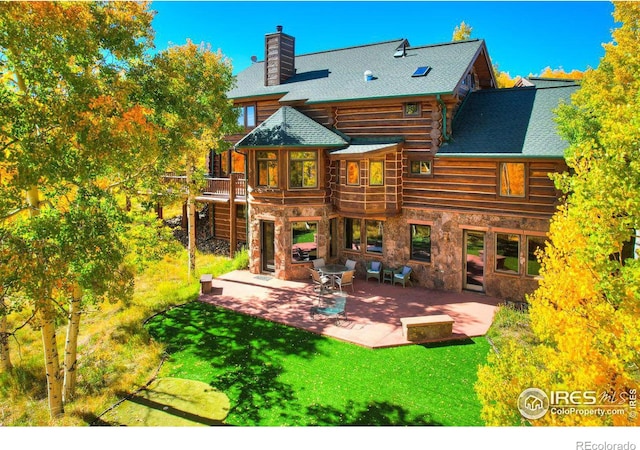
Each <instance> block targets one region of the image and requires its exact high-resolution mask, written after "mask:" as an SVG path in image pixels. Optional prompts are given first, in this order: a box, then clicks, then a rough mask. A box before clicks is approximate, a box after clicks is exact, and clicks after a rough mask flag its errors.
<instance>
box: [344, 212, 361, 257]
mask: <svg viewBox="0 0 640 450" xmlns="http://www.w3.org/2000/svg"><path fill="white" fill-rule="evenodd" d="M344 248H345V249H347V250H356V251H359V250H360V219H344Z"/></svg>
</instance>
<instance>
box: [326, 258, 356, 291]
mask: <svg viewBox="0 0 640 450" xmlns="http://www.w3.org/2000/svg"><path fill="white" fill-rule="evenodd" d="M320 270H321V271H322V273H323V274H324V275H329V276H330V277H331V288H332V289H335V288H336V276H338V275H339V276H342V274H343V273H344V272H346V271H348V270H349V268H348V267H347V266H343V265H342V264H327V265H326V266H324V267H323V268H322V269H320Z"/></svg>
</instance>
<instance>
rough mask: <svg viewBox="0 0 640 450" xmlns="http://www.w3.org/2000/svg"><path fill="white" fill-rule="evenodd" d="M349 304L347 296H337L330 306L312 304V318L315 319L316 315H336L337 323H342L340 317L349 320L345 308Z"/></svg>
mask: <svg viewBox="0 0 640 450" xmlns="http://www.w3.org/2000/svg"><path fill="white" fill-rule="evenodd" d="M346 306H347V298H346V297H342V296H340V297H336V299H335V301H334V302H333V304H331V305H328V306H312V307H311V320H315V316H316V315H318V314H319V315H323V316H328V317H334V318H335V319H336V325H339V324H340V317H343V318H344V320H347V312H346V310H345V308H346Z"/></svg>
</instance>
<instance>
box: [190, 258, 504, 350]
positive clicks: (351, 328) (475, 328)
mask: <svg viewBox="0 0 640 450" xmlns="http://www.w3.org/2000/svg"><path fill="white" fill-rule="evenodd" d="M313 287H314V286H313V284H312V283H311V280H309V282H304V281H284V280H278V279H276V278H274V277H270V276H268V275H256V274H252V273H249V272H248V271H246V270H239V271H234V272H230V273H227V274H225V275H222V276H220V277H218V278H214V279H213V291H212V293H211V294H202V295H201V296H200V300H201V301H203V302H207V303H211V304H213V305H216V306H220V307H223V308H227V309H230V310H233V311H237V312H240V313H243V314H249V315H252V316H258V317H262V318H264V319H267V320H271V321H273V322H278V323H282V324H286V325H290V326H293V327H297V328H302V329H305V330H308V331H311V332H313V333H318V334H322V335H325V336H330V337H333V338H336V339H340V340H343V341H347V342H351V343H354V344H358V345H361V346H364V347H369V348H384V347H394V346H400V345H411V344H415V342H409V341H407V339H406V337H405V336H404V334H403V332H402V326H401V324H400V318H402V317H413V316H425V315H432V314H448V315H449V316H450V317H451V318H453V319H454V321H455V322H454V324H453V334H452V336H451V339H466V338H469V337H475V336H482V335H484V334H485V333H486V332H487V330H488V328H489V326H490V325H491V322H492V320H493V315H494V313H495V309H496V306H497V305H498V304H499V303H500V302H501V300H499V299H497V298H492V297H487V296H485V295H482V294H479V293H474V292H460V293H458V292H445V291H433V290H428V289H425V288H422V287H410V286H408V287H406V288H403V287H402V286H401V285H395V286H391V285H390V284H388V283H386V284H378V282H377V281H375V280H369V281H364V280H362V279H361V278H359V279H356V280H355V281H354V286H353V287H354V292H353V293H352V292H351V288H350V287H347V288H346V289H345V291H344V293H345V294H346V296H347V307H346V312H347V317H348V320H347V321H344V320H341V321H340V322H339V323H336V321H335V320H334V319H331V318H326V317H322V316H316V317H315V320H313V319H312V318H311V314H310V310H311V307H313V306H317V305H318V302H319V298H318V294H317V293H315V292H314V290H313Z"/></svg>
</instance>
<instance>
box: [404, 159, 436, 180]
mask: <svg viewBox="0 0 640 450" xmlns="http://www.w3.org/2000/svg"><path fill="white" fill-rule="evenodd" d="M414 163H420V164H421V166H420V168H422V163H428V164H429V173H422V172H413V171H412V166H413V164H414ZM409 176H410V177H416V178H427V177H432V176H433V159H409Z"/></svg>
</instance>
